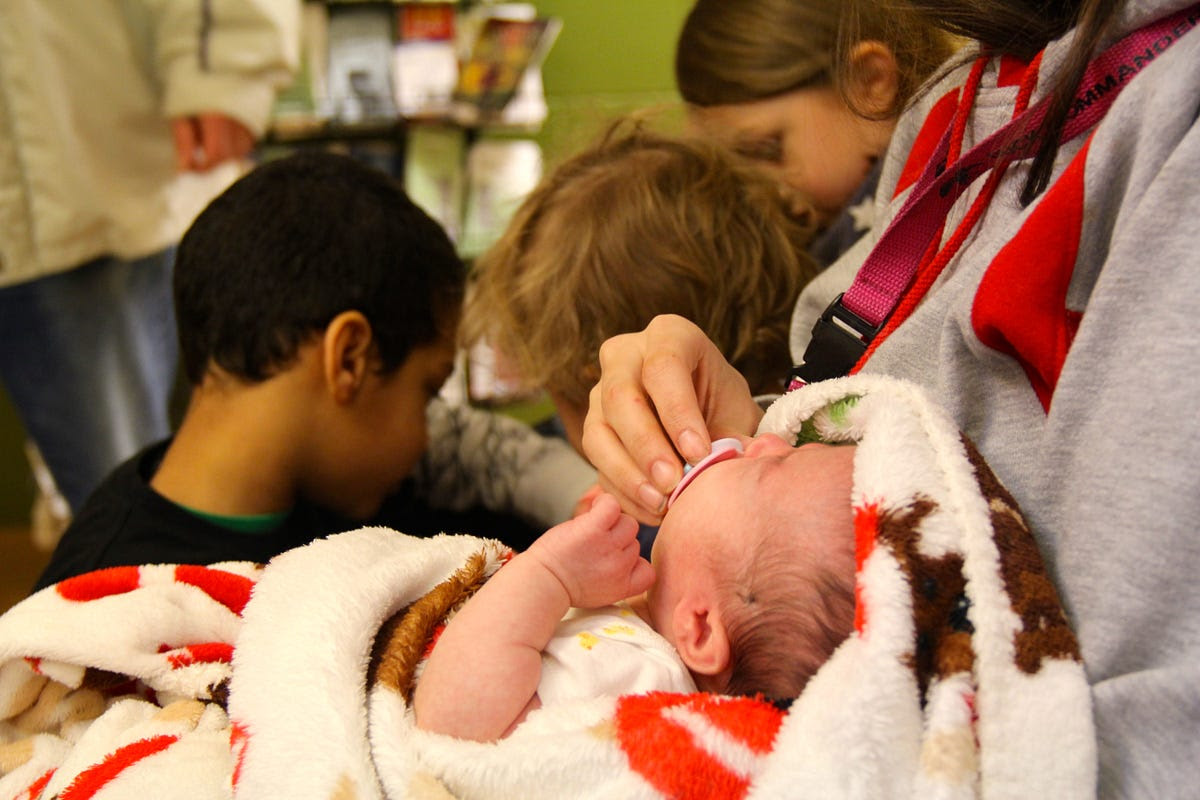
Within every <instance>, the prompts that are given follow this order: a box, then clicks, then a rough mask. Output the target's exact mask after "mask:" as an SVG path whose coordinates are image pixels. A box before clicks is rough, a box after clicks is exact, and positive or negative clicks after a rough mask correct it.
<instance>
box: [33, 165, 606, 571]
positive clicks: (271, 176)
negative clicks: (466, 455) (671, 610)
mask: <svg viewBox="0 0 1200 800" xmlns="http://www.w3.org/2000/svg"><path fill="white" fill-rule="evenodd" d="M464 282H465V267H464V265H463V263H462V261H461V260H460V259H459V257H458V256H457V254H456V252H455V250H454V246H453V245H452V243H451V242H450V240H449V238H448V237H447V236H446V233H445V232H444V231H443V230H442V228H441V227H440V226H439V225H438V224H437V223H436V222H434V221H433V220H432V219H431V218H430V217H429V216H428V215H427V214H425V213H424V212H423V211H422V210H421V209H420V208H418V207H417V206H416V205H415V204H414V203H413V202H412V201H411V200H410V199H409V198H408V197H407V196H406V195H405V193H404V192H403V190H402V189H401V188H400V187H399V186H398V185H397V184H396V183H395V182H394V181H392V180H391V179H390V178H389V177H388V176H386V175H384V174H383V173H382V172H379V171H377V170H375V169H372V168H371V167H368V166H366V165H364V164H361V163H359V162H357V161H355V160H353V159H351V158H348V157H345V156H338V155H334V154H331V153H325V152H303V153H299V154H296V155H293V156H289V157H287V158H283V159H279V160H277V161H272V162H268V163H266V164H264V165H262V166H260V167H258V168H257V169H255V170H253V171H252V172H251V173H249V174H248V175H246V176H245V177H243V178H242V179H241V180H240V181H238V182H237V183H235V184H234V185H233V186H231V187H230V188H229V189H228V190H226V191H225V192H224V193H223V194H222V195H220V196H219V197H218V198H216V199H215V200H214V201H213V202H212V203H211V204H210V205H209V206H208V207H207V208H206V209H205V210H204V212H203V213H201V214H200V216H199V217H198V218H197V219H196V221H195V223H194V224H193V225H192V227H191V229H190V230H189V231H188V232H187V234H186V235H185V236H184V238H183V241H182V243H181V244H180V247H179V254H178V261H177V266H176V274H175V306H176V316H177V324H178V330H179V340H180V351H181V353H182V359H183V370H184V373H185V374H186V376H187V378H188V380H189V383H190V384H191V398H190V400H189V404H188V408H187V411H186V413H185V416H184V418H183V421H182V423H181V424H180V427H179V430H178V432H177V433H176V435H175V436H174V437H173V438H172V439H170V440H167V441H165V442H161V443H159V444H157V445H154V446H152V447H150V448H148V449H146V450H144V451H143V452H141V453H139V454H138V455H136V456H135V457H134V458H132V459H130V460H129V461H127V462H126V463H125V464H123V465H122V466H120V467H119V468H118V469H117V470H115V471H114V472H113V473H112V474H111V475H110V476H109V478H108V479H107V480H106V481H105V483H104V484H103V485H102V486H101V487H100V488H99V489H98V490H97V491H96V492H95V493H94V494H93V495H92V497H91V498H89V500H88V502H87V503H86V504H85V506H84V507H83V509H81V511H80V513H79V514H78V516H77V517H76V519H75V520H74V522H73V523H72V524H71V526H70V527H69V528H68V529H67V531H66V533H65V534H64V536H63V538H62V541H61V542H60V544H59V546H58V548H57V550H56V551H55V553H54V556H53V558H52V560H51V562H50V565H49V566H48V567H47V569H46V570H45V572H44V573H43V574H42V576H41V578H40V579H39V580H38V584H37V588H41V587H43V586H47V585H49V584H51V583H54V582H57V581H59V580H62V579H64V578H67V577H70V576H72V575H76V574H79V573H82V572H86V571H90V570H93V569H98V568H101V567H107V566H115V565H123V564H142V563H156V562H171V563H214V562H218V561H224V560H256V561H266V560H268V559H270V558H271V557H272V556H274V555H276V554H278V553H280V552H282V551H284V550H287V549H290V548H292V547H297V546H300V545H303V544H306V543H308V542H310V541H311V540H313V539H314V538H317V537H320V536H324V535H326V534H329V533H332V532H335V531H340V530H345V529H348V528H352V527H356V526H358V525H360V524H362V523H364V522H377V523H380V524H389V525H392V526H394V527H398V528H400V529H402V530H407V531H408V532H412V533H420V532H422V531H415V530H413V529H412V526H410V525H406V524H405V520H404V518H403V514H404V511H405V510H406V508H411V506H412V504H411V503H410V504H408V506H406V505H405V503H403V502H396V501H395V498H396V497H397V491H398V490H399V489H400V488H401V486H402V484H404V483H405V481H406V479H407V478H408V477H409V476H410V475H411V474H412V473H413V471H414V468H415V466H416V465H417V462H418V460H420V459H421V458H422V456H423V454H425V452H426V450H427V447H428V445H429V438H430V437H429V433H428V431H427V418H426V407H427V405H429V404H430V400H431V399H432V398H433V397H434V396H435V395H436V394H437V393H438V390H439V389H440V387H441V386H442V384H443V383H444V382H445V380H446V378H447V376H448V375H449V374H450V372H451V369H452V366H453V361H454V355H455V345H454V341H455V332H456V329H457V325H458V320H459V315H460V306H461V302H462V295H463V287H464ZM467 412H470V409H465V410H464V411H463V413H467ZM438 413H439V415H440V416H442V417H444V416H446V415H447V414H450V415H451V416H452V415H453V414H454V413H457V412H446V411H445V410H444V409H443V410H440V411H439V412H438ZM508 423H512V425H517V424H518V423H515V422H514V421H512V420H489V421H487V422H486V424H485V427H486V428H487V429H488V430H489V431H492V429H494V428H497V427H499V428H503V427H504V426H505V425H507V424H508ZM459 428H460V429H461V428H462V426H461V425H460V426H459ZM504 430H508V429H504ZM538 446H539V447H543V445H542V444H540V443H539V445H538ZM564 449H565V445H564ZM593 476H594V473H590V471H589V472H588V473H587V474H585V475H584V477H583V479H582V482H581V483H580V489H579V493H581V492H582V487H584V486H586V485H587V480H588V479H589V478H591V479H593V480H594V477H593ZM459 483H460V484H461V483H462V482H461V481H460V482H459ZM458 488H460V489H461V486H459V487H458ZM400 496H403V494H402V493H401V495H400ZM577 498H578V493H576V494H575V496H574V498H573V499H577ZM504 499H507V500H512V498H511V497H506V498H502V500H504ZM385 500H388V507H389V510H388V513H387V514H385V515H383V516H379V514H380V509H381V507H383V506H384V502H385ZM560 516H561V515H560ZM429 532H432V531H429Z"/></svg>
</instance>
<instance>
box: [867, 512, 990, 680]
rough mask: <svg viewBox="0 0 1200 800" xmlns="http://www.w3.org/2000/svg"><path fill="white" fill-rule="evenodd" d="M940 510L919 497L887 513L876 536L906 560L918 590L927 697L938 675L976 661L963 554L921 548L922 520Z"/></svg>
mask: <svg viewBox="0 0 1200 800" xmlns="http://www.w3.org/2000/svg"><path fill="white" fill-rule="evenodd" d="M937 510H938V507H937V504H936V503H934V502H933V501H932V500H930V499H928V498H918V499H917V500H915V501H914V502H913V503H912V504H910V505H908V506H905V507H903V508H899V509H894V510H891V511H887V512H885V513H883V514H881V515H880V518H879V525H878V531H877V534H876V537H877V541H878V543H879V544H882V545H886V546H887V547H888V548H889V549H890V550H891V551H892V554H893V555H894V556H895V558H896V561H897V562H898V563H899V564H900V568H901V570H903V572H904V577H905V579H906V580H907V582H908V586H909V590H910V591H911V593H912V608H913V626H914V628H915V634H916V642H915V643H914V652H913V663H912V665H911V666H912V668H913V671H914V673H915V675H916V678H917V685H918V686H919V687H920V691H921V697H922V698H924V697H925V692H926V690H927V689H928V688H929V683H930V681H931V680H932V679H933V678H934V677H939V678H944V677H947V676H949V675H953V674H955V673H958V672H966V671H969V670H970V669H971V667H972V666H973V665H974V663H975V652H974V650H973V649H972V648H971V630H972V629H971V623H970V620H969V619H968V617H967V610H968V607H969V606H968V603H967V600H966V594H965V593H964V591H963V590H964V588H965V586H966V579H965V577H964V576H963V572H962V565H963V560H962V557H961V556H960V555H958V554H956V553H951V554H948V555H945V556H942V557H941V558H931V557H929V556H926V555H922V554H921V552H920V550H919V545H920V540H921V522H922V520H924V519H926V518H927V517H929V516H930V515H932V514H934V513H935V512H936V511H937Z"/></svg>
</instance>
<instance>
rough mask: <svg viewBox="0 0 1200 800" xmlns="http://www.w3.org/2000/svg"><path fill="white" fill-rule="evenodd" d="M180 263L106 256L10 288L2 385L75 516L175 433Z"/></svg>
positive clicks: (169, 256)
mask: <svg viewBox="0 0 1200 800" xmlns="http://www.w3.org/2000/svg"><path fill="white" fill-rule="evenodd" d="M174 260H175V250H174V248H169V249H167V250H164V251H162V252H160V253H155V254H154V255H151V256H147V257H145V258H141V259H136V260H134V261H122V260H119V259H115V258H101V259H97V260H95V261H91V262H88V263H87V264H84V265H83V266H81V267H78V268H76V269H72V270H69V271H67V272H64V273H60V274H57V275H51V276H49V277H46V278H40V279H38V280H34V281H30V282H28V283H22V284H18V285H15V286H10V287H6V288H3V289H0V381H3V383H4V388H5V389H6V390H7V391H8V394H9V396H10V397H11V398H12V401H13V404H14V405H15V406H16V409H17V413H18V414H19V415H20V417H21V421H22V423H23V424H24V426H25V431H26V433H27V434H28V435H29V436H30V438H32V439H33V441H34V442H36V443H37V446H38V448H39V449H40V450H41V451H42V455H43V456H44V457H45V459H46V464H47V466H49V468H50V472H51V474H53V475H54V480H55V482H56V483H57V484H58V488H59V490H60V491H61V492H62V494H63V496H64V497H65V498H66V500H67V502H68V503H69V504H70V506H71V509H72V511H78V510H79V508H80V506H81V505H82V504H83V501H84V500H85V499H87V496H88V494H89V493H91V491H92V490H93V489H95V488H96V486H97V485H98V484H99V483H100V481H101V480H102V479H103V478H104V477H105V476H106V475H107V474H108V473H109V472H110V471H111V470H112V468H113V467H114V466H116V465H117V464H118V463H120V462H121V461H123V460H124V459H126V458H127V457H129V456H130V455H132V454H133V453H134V452H136V451H137V450H138V449H140V448H141V447H142V446H144V445H146V444H149V443H150V442H152V441H155V440H158V439H161V438H163V437H165V436H167V435H168V433H169V432H170V422H169V418H168V412H167V405H168V400H169V399H170V394H171V389H172V386H173V384H174V379H175V370H176V364H177V361H178V356H179V345H178V343H177V341H176V338H175V310H174V306H173V305H172V300H171V273H172V269H173V267H174Z"/></svg>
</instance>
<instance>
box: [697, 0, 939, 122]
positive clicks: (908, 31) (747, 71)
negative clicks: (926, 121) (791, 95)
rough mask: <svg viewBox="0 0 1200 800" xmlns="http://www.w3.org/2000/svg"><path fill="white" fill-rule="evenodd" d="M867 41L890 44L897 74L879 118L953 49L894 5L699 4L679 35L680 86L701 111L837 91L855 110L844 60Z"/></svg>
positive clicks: (752, 0)
mask: <svg viewBox="0 0 1200 800" xmlns="http://www.w3.org/2000/svg"><path fill="white" fill-rule="evenodd" d="M847 31H853V38H850V37H848V36H847V35H846V32H847ZM866 40H872V41H878V42H881V43H882V44H884V45H886V46H887V47H888V48H889V49H890V50H891V51H892V53H893V55H894V56H895V58H896V66H897V68H898V70H899V75H898V77H899V86H898V89H897V92H896V97H895V100H894V102H893V104H892V107H891V108H887V109H879V110H875V111H873V112H872V113H871V116H874V117H878V118H888V117H894V116H896V115H898V114H899V113H900V111H901V110H902V109H903V108H904V104H905V103H906V102H907V101H908V100H909V99H910V98H911V97H912V96H913V95H914V94H915V93H916V90H917V88H918V87H919V86H920V85H921V84H922V83H923V82H924V81H925V80H926V79H928V78H929V77H930V76H931V75H932V74H934V72H935V71H936V69H937V67H938V66H939V65H940V64H942V63H943V62H944V61H945V60H946V59H948V58H949V57H950V56H951V55H952V54H953V52H954V49H955V42H954V40H953V39H952V38H951V37H950V36H948V35H947V34H945V33H944V32H942V31H940V30H938V29H937V28H936V27H935V26H934V25H932V24H931V23H929V22H928V21H927V19H926V18H925V17H922V16H921V15H919V14H917V13H915V12H914V11H912V10H911V9H910V8H909V7H908V6H907V4H905V3H897V2H894V0H859V1H856V2H851V1H850V0H697V2H696V4H695V5H694V6H693V7H692V10H691V11H690V12H689V13H688V16H687V19H686V20H685V21H684V25H683V29H682V31H681V32H680V34H679V40H678V43H677V46H676V51H675V81H676V85H677V86H678V87H679V93H680V95H682V96H683V99H684V100H686V101H687V102H689V103H691V104H693V105H697V106H716V105H730V104H737V103H746V102H751V101H755V100H762V99H765V98H769V97H775V96H777V95H781V94H785V93H787V92H791V91H793V90H796V89H803V88H806V87H809V86H820V85H833V86H835V87H836V88H837V89H838V90H839V91H840V92H841V93H842V96H843V98H844V99H845V100H846V101H847V103H848V104H850V106H851V107H852V108H853V107H856V106H855V102H854V100H855V98H854V97H853V94H852V93H851V92H848V91H847V88H848V87H849V86H850V85H851V84H852V80H851V78H852V76H851V75H850V74H849V72H848V62H849V59H848V58H845V57H844V54H846V53H849V52H850V49H851V48H853V47H854V45H855V44H857V43H858V42H862V41H866ZM860 111H862V112H863V113H865V110H862V109H860Z"/></svg>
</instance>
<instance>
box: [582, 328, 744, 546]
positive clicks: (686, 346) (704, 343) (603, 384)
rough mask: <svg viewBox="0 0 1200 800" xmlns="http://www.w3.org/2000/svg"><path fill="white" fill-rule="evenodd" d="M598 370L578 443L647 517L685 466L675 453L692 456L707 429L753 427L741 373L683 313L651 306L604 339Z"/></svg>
mask: <svg viewBox="0 0 1200 800" xmlns="http://www.w3.org/2000/svg"><path fill="white" fill-rule="evenodd" d="M731 313H734V312H733V311H732V310H731ZM600 372H601V374H600V381H599V382H598V383H597V384H596V386H595V388H593V389H592V394H591V398H590V405H589V407H588V413H587V418H586V419H585V420H584V426H583V448H584V451H585V452H586V453H587V457H588V459H589V460H590V461H591V462H592V464H594V465H595V466H596V469H597V470H598V471H599V472H600V484H601V486H603V487H604V488H605V489H606V490H608V491H609V492H611V493H612V494H613V495H614V496H616V497H617V499H618V500H620V502H621V505H622V507H624V508H625V510H626V511H628V512H629V513H630V514H632V515H633V516H634V517H636V518H637V519H639V520H641V521H642V522H645V523H647V524H651V525H653V524H657V523H658V522H659V521H661V519H662V515H663V511H664V510H665V505H666V496H667V495H668V494H670V492H671V490H672V489H673V488H675V484H677V483H678V482H679V479H680V478H681V477H682V476H683V464H682V462H681V460H680V455H682V456H683V458H684V459H686V460H687V462H688V463H693V464H694V463H695V462H697V461H699V460H700V459H701V458H704V457H705V456H706V455H708V453H709V449H710V447H711V446H712V439H714V438H721V437H724V436H737V435H743V436H748V435H751V434H753V433H754V431H755V429H756V428H757V427H758V423H759V420H760V419H761V418H762V410H761V409H759V407H758V405H757V404H756V403H755V402H754V399H753V398H752V397H751V395H750V389H749V386H748V385H747V384H746V380H745V378H743V377H742V376H741V374H740V373H738V371H737V370H735V369H734V368H733V367H731V366H730V365H729V363H728V362H727V361H726V360H725V358H724V357H723V356H722V355H721V353H720V351H718V350H717V348H716V345H714V344H713V343H712V342H711V341H709V339H708V337H707V336H705V335H704V333H703V331H701V330H700V329H699V328H698V327H696V326H695V325H694V324H693V323H691V322H689V321H688V320H686V319H684V318H683V317H678V316H674V315H663V316H658V317H655V318H654V319H653V320H651V322H650V324H649V325H647V326H646V328H645V330H643V331H641V332H639V333H629V334H623V335H621V336H615V337H613V338H612V339H609V340H608V341H606V342H605V343H604V345H603V346H602V347H601V348H600Z"/></svg>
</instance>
